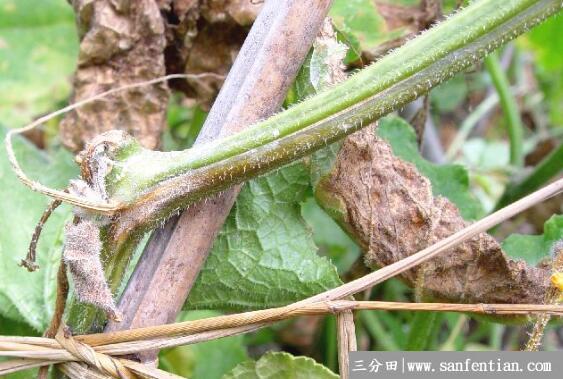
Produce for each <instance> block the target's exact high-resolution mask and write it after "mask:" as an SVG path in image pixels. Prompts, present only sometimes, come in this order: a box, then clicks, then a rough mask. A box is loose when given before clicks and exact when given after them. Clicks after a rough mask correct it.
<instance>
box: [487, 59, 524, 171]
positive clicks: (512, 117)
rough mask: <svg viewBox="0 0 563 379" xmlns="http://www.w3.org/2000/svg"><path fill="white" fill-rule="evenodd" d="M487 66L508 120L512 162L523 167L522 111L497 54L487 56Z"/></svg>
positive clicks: (515, 165)
mask: <svg viewBox="0 0 563 379" xmlns="http://www.w3.org/2000/svg"><path fill="white" fill-rule="evenodd" d="M485 66H486V67H487V71H488V72H489V75H490V76H491V79H492V80H493V84H494V85H495V88H496V90H497V92H498V95H499V99H500V104H501V107H502V110H503V112H504V115H505V117H506V122H507V125H506V126H507V130H508V137H509V140H510V164H511V165H513V166H514V167H522V166H523V164H524V153H523V151H522V146H523V145H524V143H523V140H524V125H523V124H522V119H521V118H520V111H519V110H518V104H517V103H516V99H515V98H514V96H513V95H512V93H511V92H510V83H508V78H507V77H506V75H505V73H504V72H503V71H502V67H501V66H500V62H499V60H498V57H497V56H496V54H491V55H489V56H488V57H487V58H485Z"/></svg>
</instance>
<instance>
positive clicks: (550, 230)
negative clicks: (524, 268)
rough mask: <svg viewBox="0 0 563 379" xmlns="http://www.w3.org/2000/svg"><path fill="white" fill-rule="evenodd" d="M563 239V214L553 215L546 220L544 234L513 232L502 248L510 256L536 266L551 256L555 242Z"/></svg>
mask: <svg viewBox="0 0 563 379" xmlns="http://www.w3.org/2000/svg"><path fill="white" fill-rule="evenodd" d="M562 239H563V215H553V216H551V218H550V219H549V220H547V221H546V222H545V224H544V226H543V234H542V235H539V236H531V235H524V234H511V235H510V236H508V237H507V238H505V240H504V241H503V243H502V249H503V250H504V251H505V252H506V253H507V254H508V255H509V256H510V257H512V258H514V259H522V260H524V261H526V263H528V264H529V265H532V266H535V265H537V264H538V263H539V262H541V261H542V260H543V259H545V258H549V256H550V252H551V247H552V246H553V243H554V242H556V241H559V240H562Z"/></svg>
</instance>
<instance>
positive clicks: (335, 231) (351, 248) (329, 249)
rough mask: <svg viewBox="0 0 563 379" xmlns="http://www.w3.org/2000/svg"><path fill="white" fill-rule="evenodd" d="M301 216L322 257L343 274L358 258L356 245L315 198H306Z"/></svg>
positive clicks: (358, 249) (358, 251)
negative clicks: (310, 231) (327, 259)
mask: <svg viewBox="0 0 563 379" xmlns="http://www.w3.org/2000/svg"><path fill="white" fill-rule="evenodd" d="M301 214H302V215H303V218H305V220H306V221H307V224H309V225H310V226H311V228H312V229H313V239H314V240H315V244H316V245H317V246H318V247H319V250H321V251H322V252H323V255H326V256H329V257H330V260H331V261H332V263H333V264H334V265H335V266H336V268H337V269H338V272H339V273H341V274H343V273H345V272H347V271H348V269H349V268H350V267H351V266H352V264H353V263H354V262H355V261H356V260H357V259H358V257H359V256H360V248H359V247H358V245H357V244H356V243H355V242H354V241H353V240H352V239H351V238H350V237H349V236H348V235H347V234H346V233H344V231H343V230H342V228H340V226H339V225H338V224H337V223H336V221H334V220H333V219H332V218H331V217H330V216H329V215H328V214H327V213H326V212H325V211H324V210H323V209H322V208H321V207H319V205H318V204H317V202H316V200H315V198H313V197H310V198H308V199H307V200H306V201H305V202H304V203H303V204H302V207H301Z"/></svg>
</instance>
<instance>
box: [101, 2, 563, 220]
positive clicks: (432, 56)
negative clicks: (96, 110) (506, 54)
mask: <svg viewBox="0 0 563 379" xmlns="http://www.w3.org/2000/svg"><path fill="white" fill-rule="evenodd" d="M561 7H562V3H561V1H555V0H540V1H537V0H536V1H530V0H513V1H502V2H498V1H495V0H482V1H479V2H476V3H474V4H472V5H471V6H469V7H468V8H466V9H465V10H463V11H461V12H459V13H457V14H456V15H455V16H453V17H450V18H449V19H448V20H446V21H444V22H443V23H441V24H440V25H438V26H436V27H435V28H433V29H431V30H429V31H428V32H426V33H424V34H422V35H421V36H419V37H417V38H416V39H414V40H412V41H410V42H409V43H407V44H406V45H405V46H403V47H401V48H399V49H397V50H396V51H394V52H393V53H391V54H389V55H388V56H386V57H385V58H383V59H382V60H380V61H378V62H377V63H375V64H373V65H371V66H370V67H368V68H366V69H364V70H362V71H360V72H359V73H357V74H355V75H353V76H352V77H351V78H350V79H348V80H346V81H345V82H343V83H341V84H339V85H336V86H334V87H331V88H329V89H328V90H326V91H324V92H321V93H320V94H318V95H316V96H313V97H311V98H309V99H307V100H305V101H303V102H302V103H299V104H297V105H295V106H293V107H291V108H290V109H288V110H286V111H284V112H282V113H279V114H277V115H275V116H273V117H271V118H269V119H267V120H265V121H262V122H259V123H257V124H255V125H254V126H251V127H249V128H248V129H246V130H244V131H242V132H240V133H238V134H236V135H233V136H231V137H227V138H223V139H220V140H217V141H213V142H211V143H208V144H205V145H202V146H198V147H195V148H192V149H188V150H184V151H179V152H156V151H149V150H145V149H142V148H141V147H139V146H138V145H135V144H128V145H127V147H125V148H124V149H123V151H122V153H121V154H120V156H118V158H117V161H116V162H115V166H114V167H113V169H112V171H111V172H110V174H109V175H108V177H107V178H106V182H107V186H108V192H109V194H110V195H111V196H112V198H113V199H115V200H118V201H121V202H124V203H125V204H138V203H139V202H143V200H142V199H143V198H146V197H147V194H148V193H150V194H151V195H150V196H148V197H150V198H151V199H154V198H155V196H154V192H155V191H156V192H159V193H160V195H158V197H159V198H160V199H162V196H171V197H172V198H173V200H171V201H170V202H169V204H168V205H166V206H165V207H163V213H167V212H168V211H170V212H172V211H176V210H177V209H179V208H182V207H184V206H186V205H187V204H189V203H191V202H193V201H196V200H198V199H201V198H202V197H205V196H206V195H209V194H210V193H213V192H217V191H220V190H223V189H225V188H227V187H229V186H231V185H233V184H235V183H239V182H242V181H244V180H248V179H250V178H252V177H256V176H258V175H260V174H262V173H264V172H266V171H269V170H271V169H274V168H276V167H280V166H282V165H284V164H286V163H288V162H290V161H292V160H295V159H299V158H301V157H303V156H305V155H307V154H310V153H312V152H313V151H315V150H316V149H319V148H321V147H322V146H324V145H326V144H327V143H331V142H334V141H336V140H338V139H340V138H342V137H344V136H345V135H347V134H350V133H352V132H354V131H356V130H358V129H359V128H361V127H362V126H365V125H367V124H368V123H369V122H371V121H373V120H376V119H377V118H379V117H381V116H383V115H385V114H387V113H390V112H392V111H393V110H396V109H398V108H400V107H402V106H404V105H405V104H407V103H408V102H410V101H412V100H414V99H416V98H417V97H419V96H421V95H422V94H424V93H426V92H428V91H429V90H430V89H431V88H433V87H435V86H436V85H438V84H440V83H442V82H443V81H445V80H447V79H448V78H450V77H452V76H453V75H454V74H456V73H457V72H460V71H462V70H464V69H466V68H468V67H469V66H471V65H472V64H473V63H475V62H476V61H478V60H480V59H482V58H483V57H484V56H486V55H487V54H488V53H490V52H491V51H493V50H494V49H496V48H497V47H498V46H500V45H501V44H503V43H505V42H507V41H508V40H510V39H513V38H515V37H516V36H518V35H520V34H522V33H523V32H525V31H527V30H528V29H529V28H530V27H532V26H534V25H535V24H537V23H539V22H541V21H542V20H543V19H545V18H546V17H547V16H549V15H551V14H554V13H556V12H557V11H558V10H560V9H561ZM156 218H159V217H156Z"/></svg>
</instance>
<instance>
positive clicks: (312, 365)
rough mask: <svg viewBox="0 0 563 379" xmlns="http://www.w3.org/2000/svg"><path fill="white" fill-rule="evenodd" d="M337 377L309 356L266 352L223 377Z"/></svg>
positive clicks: (286, 378) (304, 378) (228, 378)
mask: <svg viewBox="0 0 563 379" xmlns="http://www.w3.org/2000/svg"><path fill="white" fill-rule="evenodd" d="M266 378H267V379H337V378H338V375H336V374H335V373H333V372H332V371H330V370H329V369H328V368H326V367H324V366H323V365H321V364H319V363H317V362H315V361H314V360H313V359H311V358H308V357H294V356H292V355H291V354H288V353H283V352H282V353H273V352H269V353H266V354H264V355H263V356H262V358H260V359H259V360H257V361H256V362H252V361H248V362H244V363H242V364H240V365H238V366H237V367H235V368H234V369H233V370H232V371H231V372H230V373H228V374H226V375H225V376H223V379H266Z"/></svg>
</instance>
